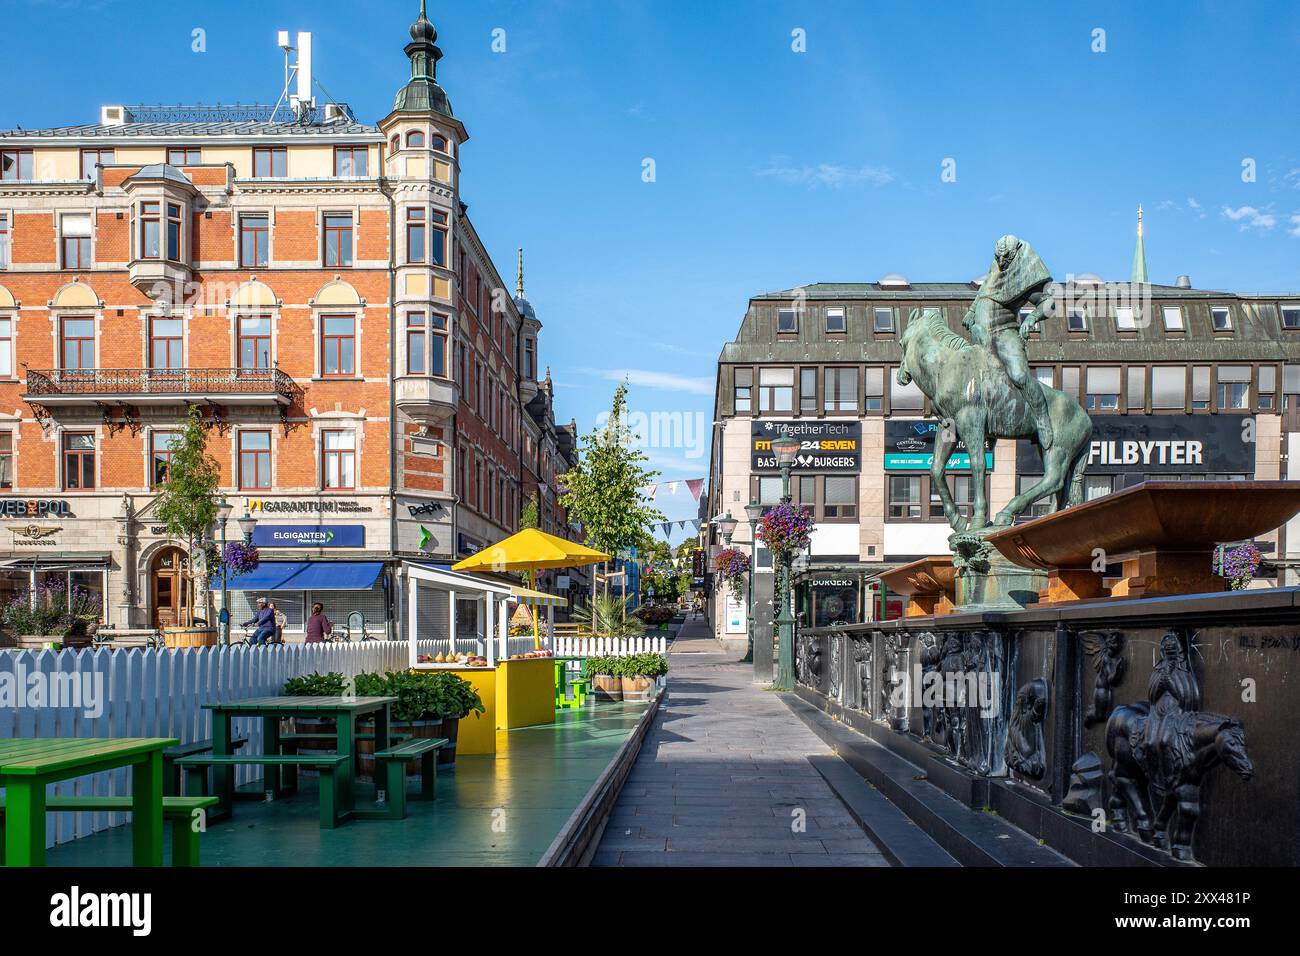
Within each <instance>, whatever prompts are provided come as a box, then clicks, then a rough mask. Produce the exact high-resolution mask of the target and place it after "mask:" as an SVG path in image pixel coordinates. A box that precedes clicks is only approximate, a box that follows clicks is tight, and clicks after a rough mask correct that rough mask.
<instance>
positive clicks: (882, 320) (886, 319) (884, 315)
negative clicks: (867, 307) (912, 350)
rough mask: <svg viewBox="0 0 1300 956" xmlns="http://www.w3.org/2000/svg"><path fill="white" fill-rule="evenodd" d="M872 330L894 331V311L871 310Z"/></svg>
mask: <svg viewBox="0 0 1300 956" xmlns="http://www.w3.org/2000/svg"><path fill="white" fill-rule="evenodd" d="M871 317H872V318H871V322H872V328H874V329H875V330H876V331H877V332H892V331H894V310H893V309H872V310H871Z"/></svg>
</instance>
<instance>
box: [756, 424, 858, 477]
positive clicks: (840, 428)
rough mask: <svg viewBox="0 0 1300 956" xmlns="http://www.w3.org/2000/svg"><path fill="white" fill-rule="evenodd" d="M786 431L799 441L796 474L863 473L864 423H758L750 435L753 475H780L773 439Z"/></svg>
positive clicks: (795, 461)
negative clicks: (782, 430) (751, 440)
mask: <svg viewBox="0 0 1300 956" xmlns="http://www.w3.org/2000/svg"><path fill="white" fill-rule="evenodd" d="M782 427H784V428H785V430H786V431H788V432H790V433H791V434H793V435H794V437H795V438H797V439H799V454H798V455H797V456H796V457H795V460H794V465H793V466H792V467H793V469H794V470H795V471H861V470H862V423H861V422H826V421H821V422H770V421H756V422H754V423H753V428H752V429H751V431H750V434H751V435H752V438H753V443H752V445H751V448H750V451H751V455H752V458H751V461H750V469H751V470H752V471H777V470H778V469H779V467H780V466H779V465H777V463H776V455H774V454H773V453H772V439H773V438H776V437H777V436H778V435H779V434H780V432H781V429H782Z"/></svg>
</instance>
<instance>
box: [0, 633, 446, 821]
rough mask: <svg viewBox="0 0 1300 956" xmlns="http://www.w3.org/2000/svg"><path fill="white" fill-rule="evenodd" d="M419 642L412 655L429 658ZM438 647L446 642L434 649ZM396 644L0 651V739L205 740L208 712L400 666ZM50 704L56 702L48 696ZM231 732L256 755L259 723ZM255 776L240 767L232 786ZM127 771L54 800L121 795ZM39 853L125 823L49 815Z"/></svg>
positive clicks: (65, 785)
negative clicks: (290, 683)
mask: <svg viewBox="0 0 1300 956" xmlns="http://www.w3.org/2000/svg"><path fill="white" fill-rule="evenodd" d="M434 643H435V642H433V641H420V642H419V648H418V650H419V653H421V654H431V653H437V649H436V648H435V646H434ZM443 643H444V645H445V642H443ZM409 653H410V649H409V646H408V645H407V643H406V642H405V641H366V642H362V643H351V644H344V643H330V644H324V643H322V644H288V645H282V646H274V647H208V648H200V649H193V650H182V651H178V650H169V649H159V648H151V649H143V648H133V649H131V650H120V651H110V650H107V649H104V650H89V649H87V650H82V651H52V650H42V651H11V650H0V739H4V738H9V737H175V738H177V739H179V740H180V741H181V742H182V743H189V742H191V741H195V740H207V739H208V738H210V737H211V736H212V721H211V716H210V714H209V713H208V711H206V710H204V709H203V705H204V704H207V703H224V702H226V701H232V700H241V699H244V698H247V697H265V696H271V695H276V694H279V693H280V691H281V689H282V688H283V687H284V682H285V681H286V680H288V679H289V678H290V677H299V676H302V675H305V674H311V673H321V674H325V673H328V672H330V671H337V672H340V673H342V674H343V675H344V676H347V677H352V676H355V675H356V674H358V673H361V672H363V671H375V672H379V673H383V672H385V671H390V670H402V669H404V668H405V667H406V666H407V661H408V655H409ZM56 695H57V697H56ZM234 732H235V733H236V734H237V735H241V736H247V737H248V738H249V743H248V748H249V752H250V753H260V752H262V750H261V748H262V721H261V718H260V717H258V718H236V719H235V721H234ZM256 774H260V770H256V769H255V768H253V767H241V768H239V770H238V772H237V777H236V782H237V783H244V782H246V781H247V780H249V779H251V778H252V777H253V776H254V775H256ZM130 792H131V791H130V779H129V771H128V770H126V769H121V770H111V771H107V772H105V773H99V774H95V775H93V776H90V777H81V778H77V779H75V780H67V781H63V782H62V783H59V784H57V785H56V786H55V788H54V790H53V795H59V796H71V795H94V796H120V795H126V794H128V793H130ZM50 817H51V819H50V823H51V825H50V826H49V827H48V829H47V834H48V837H47V840H46V844H47V846H53V845H54V844H56V843H67V842H68V841H70V840H75V839H77V838H78V837H82V836H87V835H89V834H91V833H95V832H98V831H100V830H104V829H107V828H108V827H113V826H118V825H120V824H122V823H125V822H127V816H126V815H125V814H120V813H58V814H51V815H50Z"/></svg>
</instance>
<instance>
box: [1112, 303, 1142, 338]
mask: <svg viewBox="0 0 1300 956" xmlns="http://www.w3.org/2000/svg"><path fill="white" fill-rule="evenodd" d="M1115 329H1116V330H1117V331H1119V332H1136V331H1137V316H1136V314H1135V313H1134V311H1133V307H1132V306H1131V305H1121V306H1116V308H1115Z"/></svg>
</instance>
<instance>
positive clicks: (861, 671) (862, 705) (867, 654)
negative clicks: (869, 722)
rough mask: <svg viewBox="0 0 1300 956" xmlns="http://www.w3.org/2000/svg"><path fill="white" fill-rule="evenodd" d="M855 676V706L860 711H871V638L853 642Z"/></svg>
mask: <svg viewBox="0 0 1300 956" xmlns="http://www.w3.org/2000/svg"><path fill="white" fill-rule="evenodd" d="M853 674H854V677H855V678H856V679H855V681H854V684H855V686H854V688H853V689H854V691H855V692H856V694H857V697H856V699H855V701H854V706H855V707H857V708H858V709H859V710H865V711H870V710H871V638H870V637H859V638H854V640H853Z"/></svg>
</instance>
